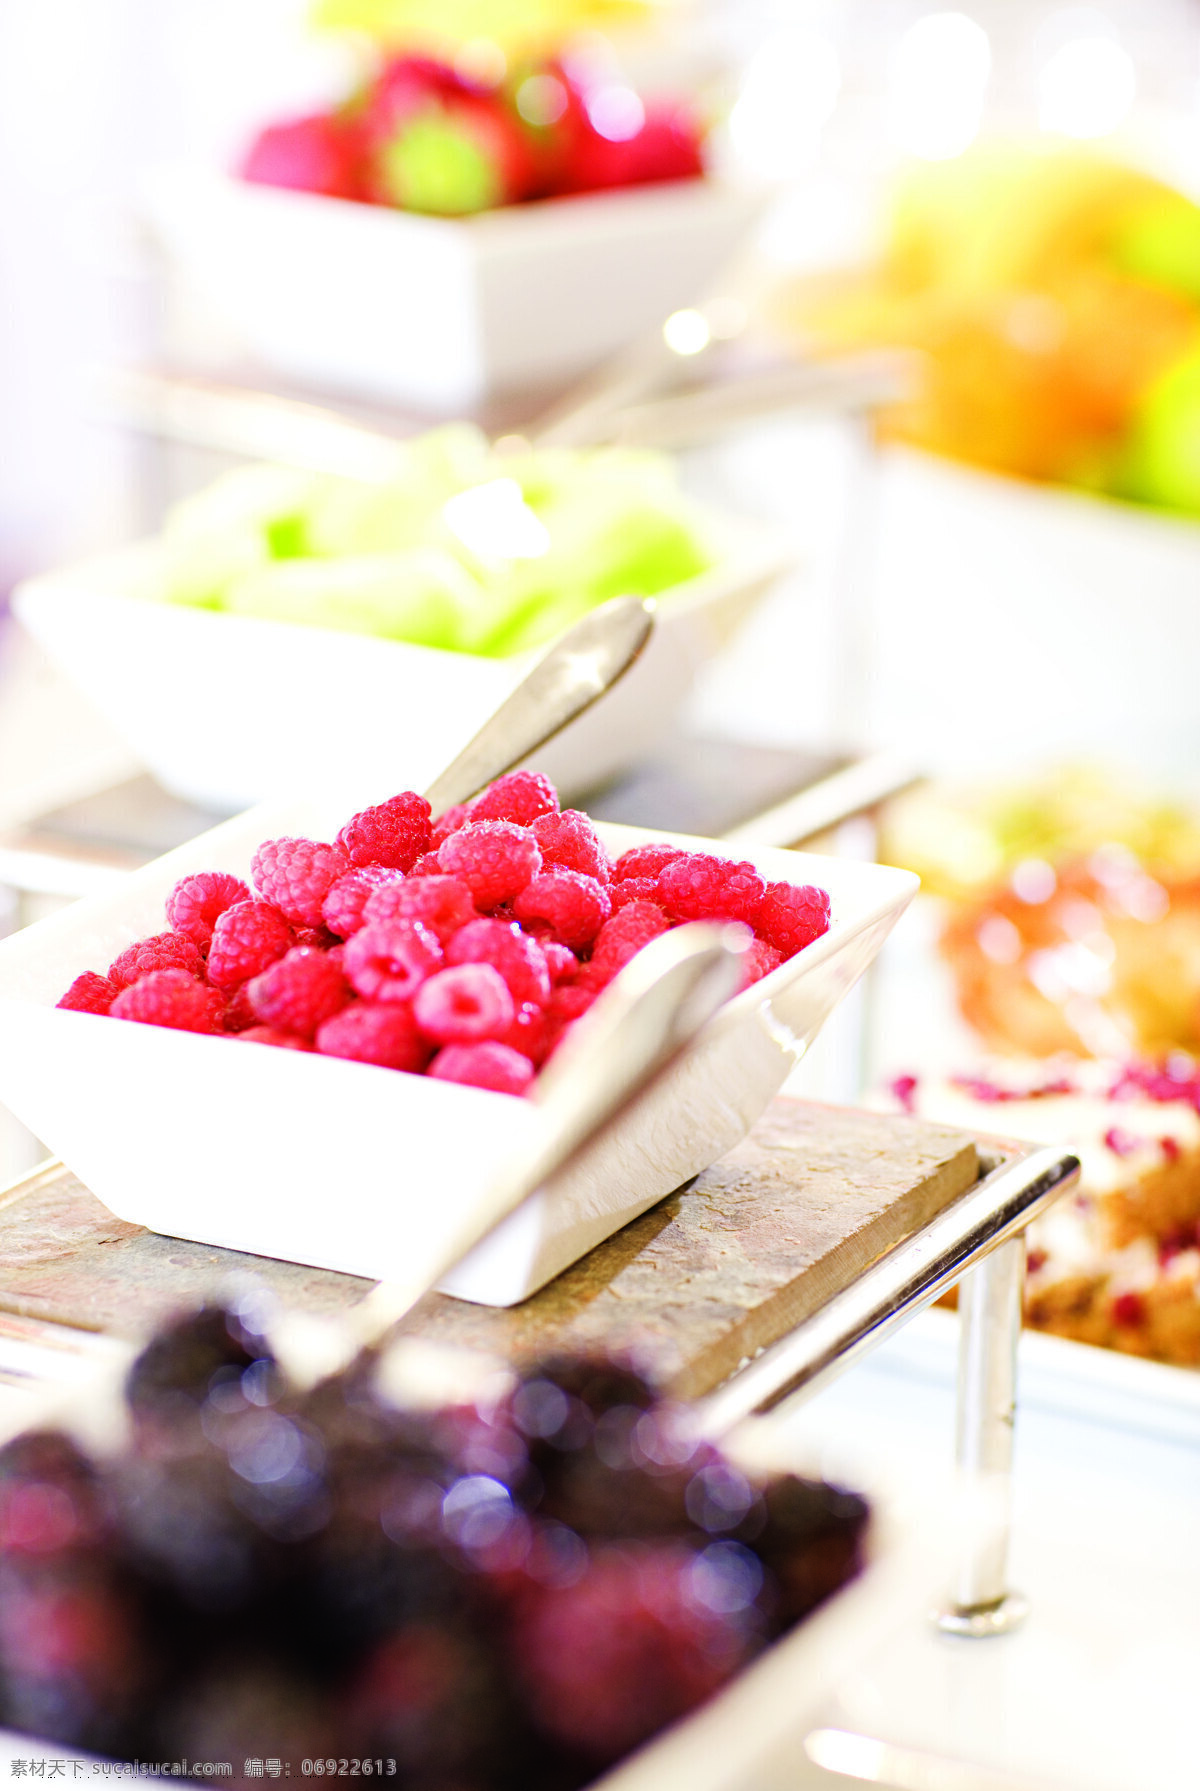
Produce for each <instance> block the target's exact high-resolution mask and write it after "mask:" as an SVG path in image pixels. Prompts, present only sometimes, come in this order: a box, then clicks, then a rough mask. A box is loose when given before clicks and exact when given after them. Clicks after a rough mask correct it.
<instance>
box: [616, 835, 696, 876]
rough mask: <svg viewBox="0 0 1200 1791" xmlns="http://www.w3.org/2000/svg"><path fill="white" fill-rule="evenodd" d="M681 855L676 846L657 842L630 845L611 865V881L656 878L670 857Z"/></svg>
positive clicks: (667, 863)
mask: <svg viewBox="0 0 1200 1791" xmlns="http://www.w3.org/2000/svg"><path fill="white" fill-rule="evenodd" d="M683 856H684V853H683V852H682V851H681V850H680V848H679V847H678V846H668V845H666V844H662V843H657V842H656V843H655V844H653V845H649V846H630V848H629V850H628V852H622V854H621V856H620V858H618V860H617V862H616V864H615V865H614V866H613V873H612V874H613V882H614V883H623V882H624V881H625V879H626V877H654V878H657V877H659V876H661V874H662V872H663V871H665V870H666V868H667V866H668V865H669V864H670V863H671V861H672V859H675V858H682V857H683Z"/></svg>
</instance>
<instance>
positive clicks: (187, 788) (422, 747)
mask: <svg viewBox="0 0 1200 1791" xmlns="http://www.w3.org/2000/svg"><path fill="white" fill-rule="evenodd" d="M705 521H706V525H707V526H708V528H709V531H710V533H711V538H712V541H713V543H714V546H715V548H716V550H717V555H718V557H717V560H716V563H715V564H714V565H713V566H711V567H710V568H709V569H708V570H707V571H705V572H701V573H699V574H698V575H697V576H696V577H695V578H691V579H688V580H687V581H686V582H685V583H683V584H680V585H676V586H675V587H674V588H673V589H672V590H668V591H664V592H662V593H661V594H660V595H659V596H658V597H656V599H655V603H656V606H657V607H656V626H655V630H654V634H653V636H652V637H651V641H650V645H649V647H648V648H647V649H646V651H645V652H644V653H643V655H642V657H641V659H640V660H639V661H638V663H637V664H636V665H635V666H634V667H633V669H632V671H630V672H629V673H628V674H627V675H626V677H625V678H623V679H622V680H621V682H620V683H619V684H618V685H617V687H616V688H615V689H614V690H612V691H610V692H609V694H608V695H607V696H605V697H603V698H602V699H601V701H600V702H598V703H597V704H596V705H595V706H594V708H592V709H590V710H589V711H588V712H587V713H586V714H585V715H582V716H581V717H580V718H579V720H578V721H576V722H574V723H573V724H572V725H571V726H570V727H569V728H567V729H566V730H565V731H564V732H563V733H562V734H561V735H559V737H558V738H557V739H556V740H554V741H552V742H551V743H550V745H549V746H548V747H545V748H543V749H542V750H541V751H540V752H539V754H538V757H537V762H538V768H539V769H540V770H543V771H545V772H546V773H547V775H548V776H550V777H551V778H552V779H553V780H554V782H555V783H556V784H557V785H558V787H559V789H560V790H561V791H562V793H563V796H564V800H569V799H570V798H571V797H572V796H574V795H582V794H584V793H586V792H587V791H589V790H593V789H596V788H598V787H599V786H600V785H602V784H603V783H605V782H606V781H607V780H609V779H610V778H612V777H614V776H616V775H617V773H618V772H620V771H623V770H625V769H626V768H628V767H629V766H630V765H632V764H634V763H636V762H637V761H638V760H639V759H641V758H643V757H645V755H646V754H647V753H648V752H650V751H651V750H652V749H653V747H654V746H655V745H656V744H657V743H658V742H659V741H660V740H661V739H662V738H663V736H664V735H665V734H666V733H667V732H669V730H670V728H671V725H672V722H673V721H674V719H675V716H676V715H677V713H678V711H679V709H680V707H681V706H682V704H683V703H684V701H685V700H686V698H687V696H688V694H689V692H690V690H691V688H692V683H693V680H694V678H695V675H696V673H697V671H698V670H699V668H700V667H701V666H702V665H703V664H704V663H705V661H707V660H708V659H710V658H711V657H712V656H713V655H714V654H715V653H716V652H717V651H719V649H720V648H721V647H722V646H723V645H724V643H725V642H726V640H727V639H728V638H729V637H730V636H731V635H732V634H733V633H734V632H735V630H736V629H737V628H738V627H739V626H740V625H741V623H742V622H743V621H745V620H746V618H747V617H748V616H749V615H750V613H751V612H752V610H753V609H754V607H755V606H756V604H757V603H758V601H759V600H760V598H761V597H762V596H763V595H764V593H765V592H766V591H767V590H768V588H769V587H770V586H771V584H772V583H773V581H774V580H775V579H776V578H777V577H778V576H779V574H780V573H781V572H783V571H784V570H786V568H787V567H788V565H789V564H790V562H791V560H792V558H793V549H792V545H791V541H790V538H789V537H788V536H787V535H786V534H785V532H784V531H783V530H781V529H778V528H776V527H773V526H771V525H768V524H764V523H751V522H748V521H745V520H742V519H739V518H733V517H721V516H719V515H712V514H711V513H706V517H705ZM163 556H164V550H163V548H162V546H161V545H160V543H158V542H157V541H147V542H143V543H140V544H139V545H137V546H134V547H131V548H127V549H125V550H123V551H121V552H119V553H114V554H107V555H104V556H101V557H99V558H96V559H92V560H87V561H84V562H82V563H81V564H79V565H78V566H75V567H70V568H66V569H64V570H62V571H59V572H54V573H49V574H47V575H45V576H43V577H41V578H36V579H32V580H30V581H28V582H27V583H26V584H24V585H22V586H21V587H20V588H19V589H18V590H17V591H16V593H15V594H14V598H13V607H14V609H15V611H16V613H17V615H18V617H19V618H20V620H21V622H22V623H23V624H24V626H25V628H26V629H27V630H28V631H29V633H30V634H31V635H32V636H33V637H34V639H35V640H36V641H37V642H38V643H39V644H40V645H41V646H42V647H43V649H44V650H45V651H46V653H47V654H48V655H49V656H50V658H51V660H52V661H53V662H54V664H55V665H56V666H58V668H59V669H60V670H61V671H62V672H64V673H65V674H66V676H67V677H68V678H70V679H71V680H72V682H73V683H75V684H76V685H77V686H78V688H79V689H80V690H81V691H82V692H83V694H84V695H85V696H86V697H87V698H88V700H89V701H90V702H91V703H92V705H93V706H94V707H95V708H96V709H97V710H98V711H99V712H100V714H101V715H103V716H104V718H105V719H106V720H107V721H108V722H109V723H110V724H111V725H112V727H114V728H115V729H116V730H117V732H118V733H119V734H120V735H121V736H122V737H123V738H124V739H125V740H126V741H127V742H128V743H129V745H130V746H132V747H133V749H134V750H135V752H137V753H138V755H139V756H140V757H141V758H142V759H143V761H144V762H145V764H146V766H147V768H148V769H149V770H150V771H152V772H153V773H154V775H155V777H157V778H158V780H159V782H160V783H162V784H164V785H165V786H166V788H167V789H169V790H172V791H174V792H175V793H176V794H177V795H179V796H182V797H184V798H186V799H187V800H189V801H192V802H196V803H199V804H200V806H201V807H204V808H208V809H212V810H215V811H217V812H222V813H233V812H234V811H235V810H237V809H241V808H245V807H247V806H248V805H249V804H251V803H253V802H257V801H259V800H261V799H263V798H264V797H266V796H268V795H272V794H275V793H277V792H279V791H284V790H288V789H295V788H296V787H298V786H300V785H304V784H306V783H309V782H311V781H313V780H323V779H327V778H329V777H331V776H333V777H340V776H342V775H346V776H348V777H351V778H353V777H354V776H355V775H356V774H365V775H369V776H372V777H378V776H380V775H381V774H382V775H383V777H384V781H387V779H388V772H387V768H388V767H389V766H394V767H395V768H396V773H395V777H396V780H397V787H398V786H399V784H400V783H403V782H404V781H405V780H406V779H407V780H408V782H409V783H411V784H413V785H414V786H415V787H417V788H423V787H424V785H425V784H427V783H429V782H431V781H432V779H433V778H434V777H435V776H436V775H437V773H438V772H439V771H441V770H442V768H443V767H444V766H445V765H447V764H448V763H449V761H450V760H451V759H452V758H453V757H454V755H455V753H456V752H457V751H458V750H459V748H460V747H461V746H462V745H464V743H465V742H466V741H467V740H468V739H469V738H470V737H471V735H472V734H474V733H475V732H476V730H477V729H478V728H479V727H481V726H482V724H483V723H484V722H485V721H486V720H487V718H488V716H489V715H491V714H492V712H493V711H494V710H495V709H496V708H497V707H498V706H499V704H500V703H501V702H502V701H503V700H504V698H505V697H506V696H507V695H508V693H509V691H510V690H512V689H513V687H514V686H515V685H516V684H518V683H519V682H520V680H521V679H522V678H523V677H524V676H525V674H526V672H527V671H528V670H529V668H530V666H531V665H533V664H534V663H535V661H536V660H537V659H538V658H539V657H540V656H541V653H542V651H544V648H535V649H533V650H531V651H530V652H527V653H521V654H515V655H513V656H512V657H510V658H507V659H490V658H484V657H482V656H478V655H474V654H470V653H449V652H444V651H442V650H440V649H438V648H433V647H423V646H414V645H412V644H410V643H409V642H406V641H395V640H382V639H377V638H374V637H372V636H368V635H362V634H350V633H341V632H335V631H334V630H331V629H327V628H312V627H303V626H299V625H297V624H294V623H287V622H274V621H264V620H260V619H259V618H258V617H254V616H243V615H233V614H228V613H225V612H222V611H218V610H209V609H195V608H191V607H189V606H186V605H180V604H174V603H160V602H154V601H152V600H148V598H147V597H146V596H143V595H140V594H139V593H140V592H144V591H147V590H149V589H152V588H153V587H154V585H155V581H156V579H157V578H160V577H161V576H162V568H163V564H164V557H163Z"/></svg>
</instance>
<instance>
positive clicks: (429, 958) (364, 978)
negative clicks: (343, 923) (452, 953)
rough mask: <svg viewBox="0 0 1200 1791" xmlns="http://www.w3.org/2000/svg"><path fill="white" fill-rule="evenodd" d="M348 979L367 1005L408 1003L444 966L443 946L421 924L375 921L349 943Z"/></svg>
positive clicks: (345, 959)
mask: <svg viewBox="0 0 1200 1791" xmlns="http://www.w3.org/2000/svg"><path fill="white" fill-rule="evenodd" d="M343 961H344V965H345V971H346V975H347V976H348V977H349V978H350V981H351V982H352V983H353V984H354V987H355V988H356V989H357V991H358V993H359V994H360V995H361V996H363V998H364V999H365V1000H367V1001H408V1000H410V999H411V998H412V996H414V995H415V994H416V992H417V990H418V989H419V988H420V987H421V984H422V983H423V982H424V981H425V979H426V977H428V976H432V975H433V973H434V971H435V970H440V969H441V965H442V947H441V942H440V941H439V939H438V938H437V935H436V934H435V933H431V932H430V931H429V929H428V928H427V927H423V926H422V925H421V923H420V921H419V920H381V921H371V922H370V923H369V924H368V925H367V926H365V927H363V929H362V931H361V932H358V933H355V935H354V937H353V939H350V940H348V941H347V944H346V950H345V954H344V960H343Z"/></svg>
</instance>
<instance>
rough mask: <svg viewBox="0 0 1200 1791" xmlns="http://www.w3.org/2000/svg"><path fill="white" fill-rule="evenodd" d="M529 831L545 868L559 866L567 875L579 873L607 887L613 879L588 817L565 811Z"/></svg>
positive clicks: (602, 845) (543, 820)
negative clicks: (574, 872)
mask: <svg viewBox="0 0 1200 1791" xmlns="http://www.w3.org/2000/svg"><path fill="white" fill-rule="evenodd" d="M530 831H531V832H532V834H533V837H534V839H535V840H536V841H537V843H538V845H539V846H540V847H541V849H542V863H543V864H544V865H547V866H548V865H552V864H559V865H562V866H563V867H564V868H565V869H566V870H568V871H582V872H583V874H584V876H585V877H595V879H596V881H597V883H607V882H608V880H609V878H610V876H611V875H612V859H611V858H610V857H609V856H608V851H607V848H606V847H605V845H604V842H603V840H602V839H601V838H600V835H599V834H598V833H597V832H596V829H595V827H594V826H593V825H592V823H591V821H589V819H588V817H587V816H586V815H584V814H581V813H580V812H579V810H578V809H577V808H567V809H564V810H563V812H562V814H561V815H543V816H542V817H541V819H540V820H538V821H535V822H534V823H533V826H532V828H531V829H530Z"/></svg>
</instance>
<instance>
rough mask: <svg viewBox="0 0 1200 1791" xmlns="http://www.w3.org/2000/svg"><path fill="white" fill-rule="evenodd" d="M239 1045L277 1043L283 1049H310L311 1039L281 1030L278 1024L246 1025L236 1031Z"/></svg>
mask: <svg viewBox="0 0 1200 1791" xmlns="http://www.w3.org/2000/svg"><path fill="white" fill-rule="evenodd" d="M237 1036H238V1043H239V1044H241V1045H278V1046H279V1047H280V1048H281V1049H282V1050H284V1051H311V1050H312V1040H311V1039H302V1038H300V1037H299V1036H298V1034H296V1033H294V1032H283V1031H281V1029H280V1028H279V1027H278V1026H248V1027H247V1028H246V1030H245V1032H239V1033H238V1035H237Z"/></svg>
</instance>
